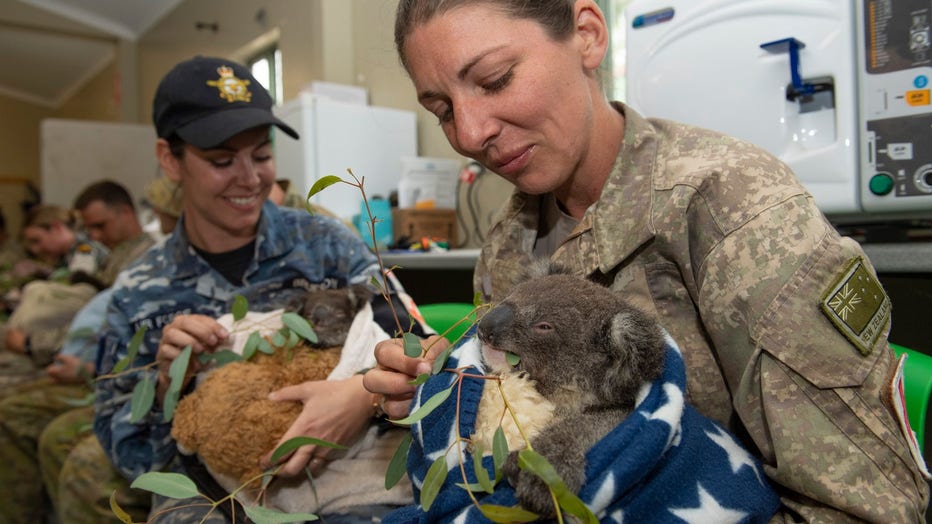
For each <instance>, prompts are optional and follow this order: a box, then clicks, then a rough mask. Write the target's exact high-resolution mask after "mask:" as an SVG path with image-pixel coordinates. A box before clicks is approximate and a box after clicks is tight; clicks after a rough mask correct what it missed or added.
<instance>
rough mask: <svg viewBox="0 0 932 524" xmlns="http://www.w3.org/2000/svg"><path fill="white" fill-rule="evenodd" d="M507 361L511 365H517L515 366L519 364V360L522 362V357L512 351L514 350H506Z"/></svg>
mask: <svg viewBox="0 0 932 524" xmlns="http://www.w3.org/2000/svg"><path fill="white" fill-rule="evenodd" d="M505 362H507V363H508V365H509V366H511V367H515V366H517V365H518V362H521V357H519V356H518V355H516V354H514V353H512V352H510V351H506V352H505Z"/></svg>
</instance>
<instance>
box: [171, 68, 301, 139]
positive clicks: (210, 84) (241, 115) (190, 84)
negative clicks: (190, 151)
mask: <svg viewBox="0 0 932 524" xmlns="http://www.w3.org/2000/svg"><path fill="white" fill-rule="evenodd" d="M272 106H273V102H272V97H271V96H269V93H268V91H266V90H265V88H264V87H262V84H260V83H259V82H258V81H257V80H256V79H255V78H254V77H253V76H252V73H251V72H250V71H249V70H248V69H246V67H244V66H243V65H241V64H238V63H236V62H233V61H232V60H225V59H221V58H210V57H204V56H196V57H194V58H192V59H190V60H186V61H184V62H181V63H179V64H178V65H176V66H175V67H174V68H172V70H171V71H169V72H168V74H166V75H165V77H164V78H162V81H161V82H160V83H159V87H158V89H156V91H155V100H154V101H153V103H152V120H153V122H155V129H156V132H157V134H158V136H159V137H160V138H168V137H170V136H171V135H178V136H179V137H180V138H181V139H182V140H184V141H185V142H187V143H189V144H191V145H193V146H194V147H197V148H200V149H210V148H213V147H217V146H219V145H221V144H223V143H224V142H226V141H227V140H229V139H230V138H232V137H233V136H235V135H237V134H239V133H242V132H243V131H246V130H248V129H252V128H254V127H258V126H263V125H274V126H276V127H278V128H279V129H281V130H282V131H284V132H285V133H287V134H288V135H289V136H291V137H292V138H298V133H297V132H295V130H294V129H292V128H291V127H289V126H288V125H287V124H285V123H284V122H282V121H281V120H279V119H278V118H275V115H274V114H272Z"/></svg>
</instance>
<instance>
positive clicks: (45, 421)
mask: <svg viewBox="0 0 932 524" xmlns="http://www.w3.org/2000/svg"><path fill="white" fill-rule="evenodd" d="M89 392H90V389H89V388H88V386H86V385H84V384H57V383H54V382H53V381H51V380H50V379H48V378H44V379H41V380H36V381H33V382H30V383H27V384H23V385H20V386H17V387H15V388H14V389H13V390H11V391H8V394H7V395H6V396H4V397H3V398H2V400H0V464H3V467H2V468H0V524H19V523H30V524H32V523H37V522H43V519H44V518H45V515H46V514H47V513H48V508H49V502H50V501H51V502H52V503H53V505H54V507H55V508H56V509H57V510H59V514H60V515H61V514H62V513H64V512H65V511H64V510H65V509H66V507H65V506H64V505H62V504H59V503H58V501H57V500H56V499H58V498H59V497H62V492H63V491H65V492H68V493H69V494H70V493H72V492H73V490H72V486H71V484H72V481H71V477H69V478H68V480H67V481H66V482H62V480H63V479H62V478H61V475H60V473H59V472H60V471H62V470H63V469H64V465H65V462H66V457H68V458H70V452H71V450H72V448H74V447H75V445H76V444H77V443H79V442H82V443H83V440H85V439H88V438H91V439H93V443H94V444H96V443H97V440H96V437H94V436H93V433H92V432H91V431H90V427H91V426H90V425H91V422H92V420H93V408H92V407H91V406H87V407H84V408H77V409H76V408H75V407H74V406H75V403H76V402H78V401H80V400H83V399H85V397H86V396H87V395H88V393H89ZM97 447H98V448H99V445H98V446H97ZM100 457H101V459H100V461H98V462H97V463H95V464H94V466H93V468H91V469H94V470H95V471H94V472H93V473H94V474H95V475H96V477H95V480H94V482H97V479H99V477H100V476H101V475H102V471H110V470H111V469H112V468H110V464H109V461H108V459H107V457H106V456H105V455H104V454H103V450H100ZM113 474H114V475H116V476H117V477H118V475H117V474H116V473H113ZM124 483H125V481H124ZM62 486H65V488H66V489H64V490H63V489H61V487H62ZM108 486H109V485H107V484H105V483H100V484H97V485H96V486H95V487H96V489H97V491H102V490H105V489H106V488H107V487H108ZM111 491H112V490H109V491H106V496H105V497H104V500H103V508H106V513H107V514H108V515H110V516H111V517H112V519H113V520H112V521H113V522H115V523H116V522H119V519H117V518H116V517H113V516H112V514H111V513H110V511H109V496H110V492H111ZM127 491H128V487H127ZM81 495H82V498H81V500H82V501H86V502H83V503H82V504H74V503H73V502H72V501H71V500H69V502H68V503H67V510H68V512H69V513H76V511H77V510H80V509H81V508H87V507H93V506H95V505H98V504H100V503H101V501H100V497H97V496H94V497H91V496H89V495H87V493H83V492H82V493H81ZM62 498H64V497H62ZM145 502H148V497H146V500H145ZM73 510H74V511H73ZM84 513H89V512H87V511H85V512H84ZM136 513H137V514H138V513H140V512H138V511H137V512H136ZM141 514H142V515H145V511H142V512H141ZM59 521H60V522H61V523H62V524H64V523H66V522H67V523H68V524H72V523H74V524H79V523H81V522H88V523H98V522H106V521H107V520H106V519H101V517H100V512H97V513H96V514H94V516H93V517H91V518H89V519H88V520H77V519H74V518H71V517H70V516H69V517H68V518H66V519H62V518H61V517H60V518H59Z"/></svg>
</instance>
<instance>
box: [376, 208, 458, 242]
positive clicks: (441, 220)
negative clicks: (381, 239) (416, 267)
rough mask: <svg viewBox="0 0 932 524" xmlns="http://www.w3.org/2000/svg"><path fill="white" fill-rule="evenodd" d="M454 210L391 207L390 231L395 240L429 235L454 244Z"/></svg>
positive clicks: (418, 238) (414, 238)
mask: <svg viewBox="0 0 932 524" xmlns="http://www.w3.org/2000/svg"><path fill="white" fill-rule="evenodd" d="M456 229H457V228H456V210H453V209H398V208H395V209H392V232H393V233H394V235H395V240H398V239H399V238H401V237H403V236H406V237H408V238H409V239H411V240H420V238H421V237H425V236H426V237H429V238H431V239H435V240H446V241H448V242H449V243H450V245H451V246H455V245H456Z"/></svg>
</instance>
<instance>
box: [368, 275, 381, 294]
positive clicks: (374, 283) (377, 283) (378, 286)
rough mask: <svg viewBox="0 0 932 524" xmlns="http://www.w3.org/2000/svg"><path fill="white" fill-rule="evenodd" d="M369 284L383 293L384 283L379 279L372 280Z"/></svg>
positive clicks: (373, 278)
mask: <svg viewBox="0 0 932 524" xmlns="http://www.w3.org/2000/svg"><path fill="white" fill-rule="evenodd" d="M369 284H371V285H372V287H374V288H375V289H377V290H379V292H380V293H381V292H382V281H381V280H379V279H378V277H372V278H370V279H369Z"/></svg>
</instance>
